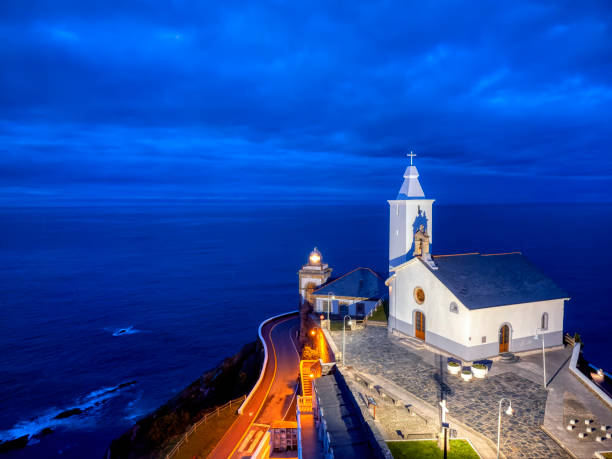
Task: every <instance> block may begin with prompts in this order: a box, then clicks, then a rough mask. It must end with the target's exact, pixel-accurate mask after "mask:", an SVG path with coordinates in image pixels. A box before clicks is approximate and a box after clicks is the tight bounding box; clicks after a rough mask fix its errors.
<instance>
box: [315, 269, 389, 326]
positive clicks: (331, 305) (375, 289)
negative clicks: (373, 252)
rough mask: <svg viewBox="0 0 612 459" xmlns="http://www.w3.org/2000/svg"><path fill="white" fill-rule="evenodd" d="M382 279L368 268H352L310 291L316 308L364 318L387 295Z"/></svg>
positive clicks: (332, 313)
mask: <svg viewBox="0 0 612 459" xmlns="http://www.w3.org/2000/svg"><path fill="white" fill-rule="evenodd" d="M386 290H387V289H386V287H385V280H384V279H383V278H382V276H380V274H378V273H376V272H375V271H373V270H371V269H370V268H355V269H353V270H352V271H350V272H348V273H346V274H344V275H343V276H340V277H339V278H337V279H332V280H329V281H328V282H327V283H325V284H324V285H322V286H321V287H319V288H317V289H315V290H314V291H313V292H312V298H313V300H314V303H313V307H314V310H315V312H317V313H320V314H327V313H329V314H330V315H340V316H342V317H344V316H346V315H349V316H351V317H355V318H357V319H363V318H364V317H365V316H367V315H368V314H370V313H371V312H372V311H373V310H374V308H375V307H376V305H378V303H380V302H381V301H382V300H383V299H384V298H385V297H386V293H387V292H386Z"/></svg>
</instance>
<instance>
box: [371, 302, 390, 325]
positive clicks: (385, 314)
mask: <svg viewBox="0 0 612 459" xmlns="http://www.w3.org/2000/svg"><path fill="white" fill-rule="evenodd" d="M370 320H376V321H378V322H387V321H388V320H389V301H387V300H385V301H383V303H382V304H381V305H379V306H377V307H376V309H374V312H372V315H371V316H370Z"/></svg>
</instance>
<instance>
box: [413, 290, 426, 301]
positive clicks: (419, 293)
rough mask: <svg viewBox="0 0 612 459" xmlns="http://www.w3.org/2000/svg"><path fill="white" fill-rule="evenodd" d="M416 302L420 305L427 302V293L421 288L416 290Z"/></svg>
mask: <svg viewBox="0 0 612 459" xmlns="http://www.w3.org/2000/svg"><path fill="white" fill-rule="evenodd" d="M414 301H416V302H417V303H419V304H423V303H424V302H425V292H424V291H423V289H422V288H421V287H417V288H415V289H414Z"/></svg>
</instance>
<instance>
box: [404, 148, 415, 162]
mask: <svg viewBox="0 0 612 459" xmlns="http://www.w3.org/2000/svg"><path fill="white" fill-rule="evenodd" d="M406 156H409V157H410V165H411V166H412V158H414V157H415V156H416V154H414V153H413V152H412V150H410V153H408V154H406Z"/></svg>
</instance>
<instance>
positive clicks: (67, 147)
mask: <svg viewBox="0 0 612 459" xmlns="http://www.w3.org/2000/svg"><path fill="white" fill-rule="evenodd" d="M95 3H97V4H95ZM299 3H302V4H299ZM408 3H409V2H387V1H379V2H376V1H372V2H355V1H351V2H330V1H324V2H320V3H317V2H315V1H309V2H297V1H287V2H281V1H276V2H264V1H258V2H252V3H249V2H247V1H237V2H232V1H222V2H210V3H207V2H205V1H193V2H191V1H170V0H168V1H163V2H161V1H159V2H155V1H145V0H142V1H134V2H127V1H121V2H113V1H108V0H107V1H104V2H84V1H81V0H79V1H61V0H49V1H31V2H23V1H22V0H16V1H12V0H3V1H2V2H1V3H0V39H1V41H2V44H3V45H2V46H1V47H0V63H1V65H0V177H1V181H0V199H2V200H3V201H4V202H6V201H14V202H19V201H22V200H23V201H26V200H37V199H41V200H53V199H76V198H86V199H100V198H109V197H110V198H128V197H129V198H156V197H176V198H190V199H191V198H195V199H226V198H240V199H255V200H268V199H290V200H307V201H310V200H319V199H334V200H352V199H358V200H369V201H377V200H385V199H392V198H394V196H395V194H396V193H397V190H398V189H399V187H400V185H401V181H402V177H401V175H402V173H403V170H404V168H405V167H406V165H407V163H408V159H407V158H406V157H405V154H406V153H407V152H408V151H409V150H414V151H415V152H416V153H417V154H418V157H417V158H416V164H417V166H418V167H419V171H420V173H421V182H422V184H423V188H424V189H425V192H426V194H427V195H431V197H435V198H437V199H438V202H458V203H469V202H490V201H501V202H524V201H525V200H535V201H581V200H587V201H610V200H612V198H611V195H610V190H612V159H611V155H610V153H611V150H612V139H611V131H612V128H611V126H612V77H611V75H612V30H611V27H612V21H611V19H612V18H611V12H612V6H610V3H609V2H607V1H602V2H589V1H585V2H563V1H557V2H520V1H519V2H498V1H496V2H494V1H491V2H487V1H483V2H478V4H477V5H475V6H474V5H473V6H468V3H470V4H475V3H476V2H458V1H440V2H436V1H424V2H412V3H413V5H411V6H407V5H408Z"/></svg>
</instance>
